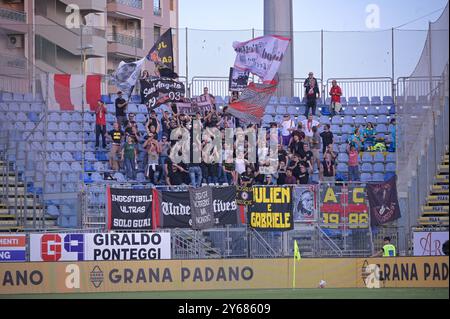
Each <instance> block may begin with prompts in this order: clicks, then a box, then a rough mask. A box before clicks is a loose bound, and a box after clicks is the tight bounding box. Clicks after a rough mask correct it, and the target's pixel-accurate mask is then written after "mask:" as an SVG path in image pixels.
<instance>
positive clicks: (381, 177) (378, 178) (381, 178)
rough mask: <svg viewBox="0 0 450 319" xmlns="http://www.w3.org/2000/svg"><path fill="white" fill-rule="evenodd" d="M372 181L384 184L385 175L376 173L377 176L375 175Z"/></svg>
mask: <svg viewBox="0 0 450 319" xmlns="http://www.w3.org/2000/svg"><path fill="white" fill-rule="evenodd" d="M372 181H374V182H384V174H383V173H375V174H373V176H372Z"/></svg>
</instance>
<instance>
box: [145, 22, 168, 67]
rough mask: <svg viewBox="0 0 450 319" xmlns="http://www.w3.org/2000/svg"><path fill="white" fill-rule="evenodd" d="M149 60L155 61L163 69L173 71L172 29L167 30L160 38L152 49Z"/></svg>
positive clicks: (148, 56)
mask: <svg viewBox="0 0 450 319" xmlns="http://www.w3.org/2000/svg"><path fill="white" fill-rule="evenodd" d="M147 60H149V61H153V62H154V63H155V64H157V65H158V67H159V68H161V69H164V68H167V69H170V70H173V44H172V29H169V30H167V31H166V32H165V33H164V34H163V35H162V36H160V37H159V39H158V40H157V41H156V42H155V44H154V45H153V47H152V48H151V49H150V52H149V53H148V55H147Z"/></svg>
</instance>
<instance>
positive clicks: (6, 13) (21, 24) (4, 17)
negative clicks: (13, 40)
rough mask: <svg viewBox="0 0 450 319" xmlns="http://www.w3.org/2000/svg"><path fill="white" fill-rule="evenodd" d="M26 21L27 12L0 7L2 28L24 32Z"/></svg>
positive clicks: (25, 30) (0, 24)
mask: <svg viewBox="0 0 450 319" xmlns="http://www.w3.org/2000/svg"><path fill="white" fill-rule="evenodd" d="M26 22H27V14H26V13H25V12H21V11H15V10H10V9H5V8H0V26H1V28H2V29H8V30H12V31H15V32H19V33H26V32H27V25H26Z"/></svg>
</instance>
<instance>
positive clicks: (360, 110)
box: [355, 106, 367, 115]
mask: <svg viewBox="0 0 450 319" xmlns="http://www.w3.org/2000/svg"><path fill="white" fill-rule="evenodd" d="M355 114H356V115H366V114H367V111H366V109H365V108H364V106H357V107H355Z"/></svg>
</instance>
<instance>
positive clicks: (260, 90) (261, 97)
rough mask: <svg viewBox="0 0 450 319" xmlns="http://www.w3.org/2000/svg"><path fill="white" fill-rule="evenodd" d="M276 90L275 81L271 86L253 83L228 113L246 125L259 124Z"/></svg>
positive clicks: (230, 107) (230, 106) (231, 106)
mask: <svg viewBox="0 0 450 319" xmlns="http://www.w3.org/2000/svg"><path fill="white" fill-rule="evenodd" d="M276 89H277V82H275V81H272V83H270V84H256V83H253V82H252V83H250V84H249V85H248V86H247V87H246V88H245V89H244V91H243V92H242V94H241V96H240V97H239V100H237V101H236V102H233V103H230V104H229V107H228V112H229V113H230V114H231V115H233V116H235V117H237V118H238V119H240V120H241V121H242V122H244V123H259V122H260V121H261V118H262V116H263V115H264V109H265V108H266V105H267V104H268V103H269V100H270V97H271V96H272V95H273V94H274V93H275V91H276Z"/></svg>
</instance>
